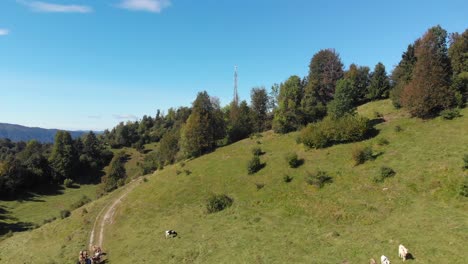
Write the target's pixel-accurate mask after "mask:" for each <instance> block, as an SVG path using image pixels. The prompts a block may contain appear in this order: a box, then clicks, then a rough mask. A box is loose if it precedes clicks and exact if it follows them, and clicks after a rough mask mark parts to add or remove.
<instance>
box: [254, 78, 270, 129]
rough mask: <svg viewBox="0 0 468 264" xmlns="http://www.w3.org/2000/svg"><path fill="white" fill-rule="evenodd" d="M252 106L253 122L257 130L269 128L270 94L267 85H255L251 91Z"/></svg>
mask: <svg viewBox="0 0 468 264" xmlns="http://www.w3.org/2000/svg"><path fill="white" fill-rule="evenodd" d="M250 100H251V106H252V122H253V130H254V131H255V132H262V131H265V130H266V129H267V121H268V115H267V114H268V94H267V91H266V89H265V87H255V88H252V90H251V91H250Z"/></svg>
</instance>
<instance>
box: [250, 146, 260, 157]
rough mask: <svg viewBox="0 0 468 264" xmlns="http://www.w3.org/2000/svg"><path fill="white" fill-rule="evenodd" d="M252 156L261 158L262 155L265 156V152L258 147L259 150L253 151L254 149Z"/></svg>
mask: <svg viewBox="0 0 468 264" xmlns="http://www.w3.org/2000/svg"><path fill="white" fill-rule="evenodd" d="M252 154H253V155H254V156H260V155H262V154H263V152H262V149H261V148H258V147H257V148H253V149H252Z"/></svg>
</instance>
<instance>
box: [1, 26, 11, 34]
mask: <svg viewBox="0 0 468 264" xmlns="http://www.w3.org/2000/svg"><path fill="white" fill-rule="evenodd" d="M8 34H10V30H8V29H6V28H0V36H6V35H8Z"/></svg>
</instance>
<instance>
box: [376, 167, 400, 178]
mask: <svg viewBox="0 0 468 264" xmlns="http://www.w3.org/2000/svg"><path fill="white" fill-rule="evenodd" d="M395 174H396V172H395V171H394V170H393V169H392V168H390V167H386V166H382V167H381V168H380V175H378V176H376V177H375V178H374V181H375V182H383V181H385V179H387V178H390V177H393V176H395Z"/></svg>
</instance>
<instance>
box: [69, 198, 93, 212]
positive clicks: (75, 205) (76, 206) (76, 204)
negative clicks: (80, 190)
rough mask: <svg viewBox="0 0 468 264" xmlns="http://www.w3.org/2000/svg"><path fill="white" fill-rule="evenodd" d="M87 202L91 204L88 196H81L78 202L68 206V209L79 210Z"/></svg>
mask: <svg viewBox="0 0 468 264" xmlns="http://www.w3.org/2000/svg"><path fill="white" fill-rule="evenodd" d="M89 202H91V199H90V198H89V197H88V196H86V195H83V196H81V198H80V200H78V201H77V202H76V203H72V204H71V205H70V209H71V210H75V209H77V208H80V207H81V206H83V205H85V204H87V203H89Z"/></svg>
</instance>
